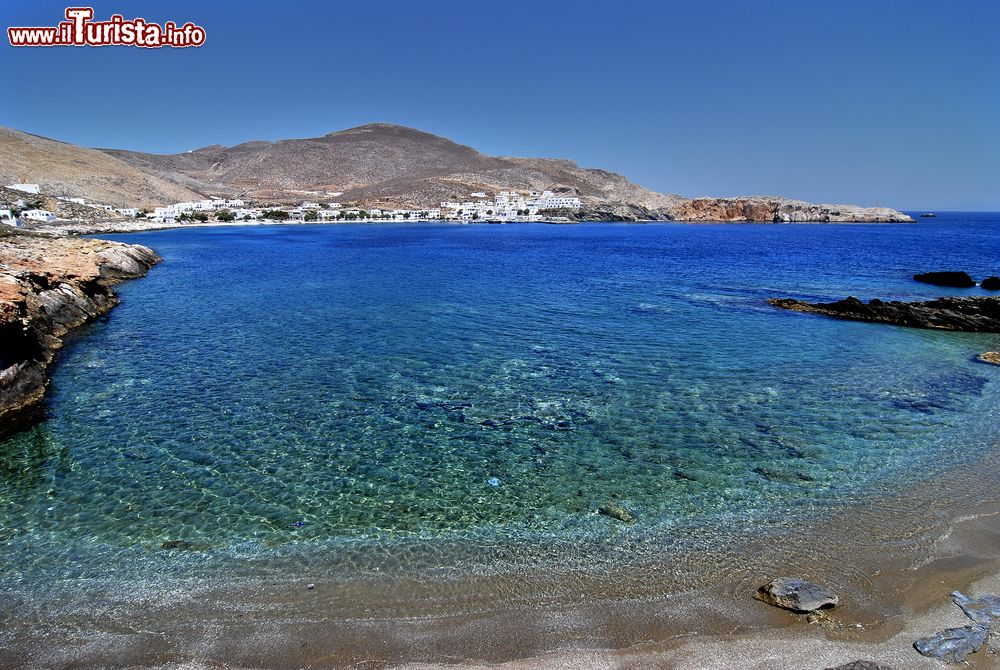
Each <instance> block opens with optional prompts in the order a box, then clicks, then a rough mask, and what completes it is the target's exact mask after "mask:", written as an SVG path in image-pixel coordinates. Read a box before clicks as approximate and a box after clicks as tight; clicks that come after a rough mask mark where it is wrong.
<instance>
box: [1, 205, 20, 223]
mask: <svg viewBox="0 0 1000 670" xmlns="http://www.w3.org/2000/svg"><path fill="white" fill-rule="evenodd" d="M0 226H15V227H16V226H17V217H15V216H14V212H12V211H10V210H9V209H0Z"/></svg>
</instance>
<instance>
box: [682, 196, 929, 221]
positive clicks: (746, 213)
mask: <svg viewBox="0 0 1000 670" xmlns="http://www.w3.org/2000/svg"><path fill="white" fill-rule="evenodd" d="M666 211H667V212H668V213H669V214H670V218H671V219H673V220H675V221H722V222H768V223H807V222H815V223H853V222H864V223H902V222H912V221H913V218H912V217H910V216H908V215H906V214H903V213H902V212H899V211H896V210H895V209H889V208H887V207H858V206H857V205H816V204H812V203H809V202H804V201H802V200H790V199H788V198H780V197H770V196H749V197H745V198H694V199H693V200H687V199H681V200H680V201H678V202H677V203H676V204H673V205H671V206H669V207H667V208H666Z"/></svg>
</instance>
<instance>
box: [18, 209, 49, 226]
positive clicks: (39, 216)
mask: <svg viewBox="0 0 1000 670" xmlns="http://www.w3.org/2000/svg"><path fill="white" fill-rule="evenodd" d="M21 218H22V219H28V220H30V221H41V222H44V223H49V222H52V221H55V220H56V215H55V214H53V213H52V212H50V211H49V210H47V209H29V210H27V211H25V212H21Z"/></svg>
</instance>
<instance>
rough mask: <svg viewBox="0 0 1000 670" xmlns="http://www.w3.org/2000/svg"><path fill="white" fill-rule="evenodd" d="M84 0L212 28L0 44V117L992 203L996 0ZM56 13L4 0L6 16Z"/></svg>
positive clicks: (648, 182) (122, 137) (33, 1)
mask: <svg viewBox="0 0 1000 670" xmlns="http://www.w3.org/2000/svg"><path fill="white" fill-rule="evenodd" d="M93 4H94V9H95V12H96V16H97V18H98V19H107V18H108V17H109V16H110V15H111V14H112V13H115V12H118V13H122V14H124V15H125V17H126V18H133V17H135V16H142V17H144V18H146V19H147V20H150V21H155V22H158V23H162V22H164V21H166V20H174V21H177V22H178V23H182V22H184V21H189V20H190V21H193V22H194V23H197V24H199V25H202V26H204V27H205V28H206V30H207V42H206V44H205V46H203V47H201V48H198V49H186V50H170V49H157V50H144V49H137V48H127V47H105V48H89V49H87V48H54V49H37V48H36V49H20V50H16V49H13V48H11V47H10V46H9V44H8V43H7V41H6V35H4V36H3V40H2V41H3V45H2V46H0V72H2V73H3V93H2V95H0V125H4V126H9V127H13V128H17V129H20V130H25V131H29V132H33V133H37V134H40V135H45V136H49V137H54V138H58V139H63V140H66V141H70V142H74V143H79V144H85V145H90V146H112V147H122V148H129V149H137V150H143V151H154V152H175V151H183V150H187V149H190V148H195V147H199V146H203V145H206V144H215V143H221V144H236V143H239V142H243V141H246V140H251V139H278V138H284V137H308V136H315V135H322V134H324V133H327V132H331V131H334V130H339V129H343V128H348V127H351V126H355V125H359V124H363V123H368V122H372V121H386V122H393V123H400V124H405V125H409V126H414V127H417V128H421V129H424V130H427V131H430V132H434V133H437V134H440V135H444V136H446V137H449V138H452V139H454V140H456V141H458V142H462V143H464V144H469V145H472V146H474V147H476V148H478V149H480V150H481V151H484V152H487V153H491V154H501V155H517V156H553V157H560V158H571V159H573V160H576V161H577V162H579V163H580V164H582V165H584V166H588V167H602V168H607V169H610V170H614V171H617V172H621V173H623V174H625V175H627V176H628V177H630V178H631V179H633V180H634V181H637V182H639V183H641V184H643V185H645V186H648V187H651V188H654V189H657V190H660V191H666V192H673V193H681V194H684V195H692V196H694V195H745V194H754V193H759V194H781V195H788V196H792V197H799V198H804V199H808V200H814V201H823V202H856V203H860V204H876V203H878V204H883V205H888V206H893V207H898V208H901V209H932V208H933V209H948V208H955V209H993V210H1000V39H998V34H1000V2H998V1H997V0H979V1H975V0H938V1H936V2H927V1H924V0H906V1H905V2H898V1H895V0H893V1H888V0H884V1H879V0H837V1H833V0H829V1H823V2H818V1H817V2H813V1H811V0H788V1H778V2H768V1H766V0H759V1H755V2H751V1H745V2H737V1H721V0H717V1H700V2H693V1H690V0H686V1H683V2H680V1H678V2H669V1H664V0H651V1H648V2H644V1H629V0H616V1H615V2H611V1H610V0H609V1H607V2H592V1H590V0H573V1H566V2H561V1H560V2H546V1H544V0H543V1H540V0H534V1H532V2H521V1H520V0H507V1H504V2H485V1H483V2H479V1H476V0H399V1H392V2H390V1H388V0H386V1H379V0H352V1H344V0H327V1H325V2H313V1H310V0H294V1H286V2H267V3H264V2H235V1H233V2H229V1H225V0H223V1H220V0H211V1H208V0H201V1H199V2H194V1H187V0H183V1H179V2H162V1H160V2H151V1H145V0H117V1H116V2H105V1H103V0H96V1H95V2H94V3H93ZM65 6H66V4H64V3H55V2H51V1H49V0H0V23H2V25H3V28H6V27H7V26H10V25H55V24H56V23H57V22H58V20H59V19H60V18H61V17H62V12H63V10H64V8H65ZM39 99H41V100H44V101H46V102H36V101H37V100H39Z"/></svg>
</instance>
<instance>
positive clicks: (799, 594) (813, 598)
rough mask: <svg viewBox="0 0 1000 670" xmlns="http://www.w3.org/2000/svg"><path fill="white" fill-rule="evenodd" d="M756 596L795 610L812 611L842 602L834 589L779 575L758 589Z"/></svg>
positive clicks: (767, 601)
mask: <svg viewBox="0 0 1000 670" xmlns="http://www.w3.org/2000/svg"><path fill="white" fill-rule="evenodd" d="M754 597H755V598H756V599H757V600H760V601H762V602H765V603H767V604H769V605H774V606H775V607H781V608H784V609H786V610H791V611H793V612H812V611H814V610H818V609H820V608H824V607H835V606H836V605H837V603H839V602H840V599H839V598H838V597H837V594H836V593H834V592H833V591H830V590H829V589H826V588H823V587H822V586H819V585H818V584H814V583H812V582H809V581H806V580H804V579H797V578H795V577H779V578H778V579H775V580H773V581H771V582H768V583H767V584H764V586H762V587H760V588H759V589H757V592H756V593H755V594H754Z"/></svg>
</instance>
